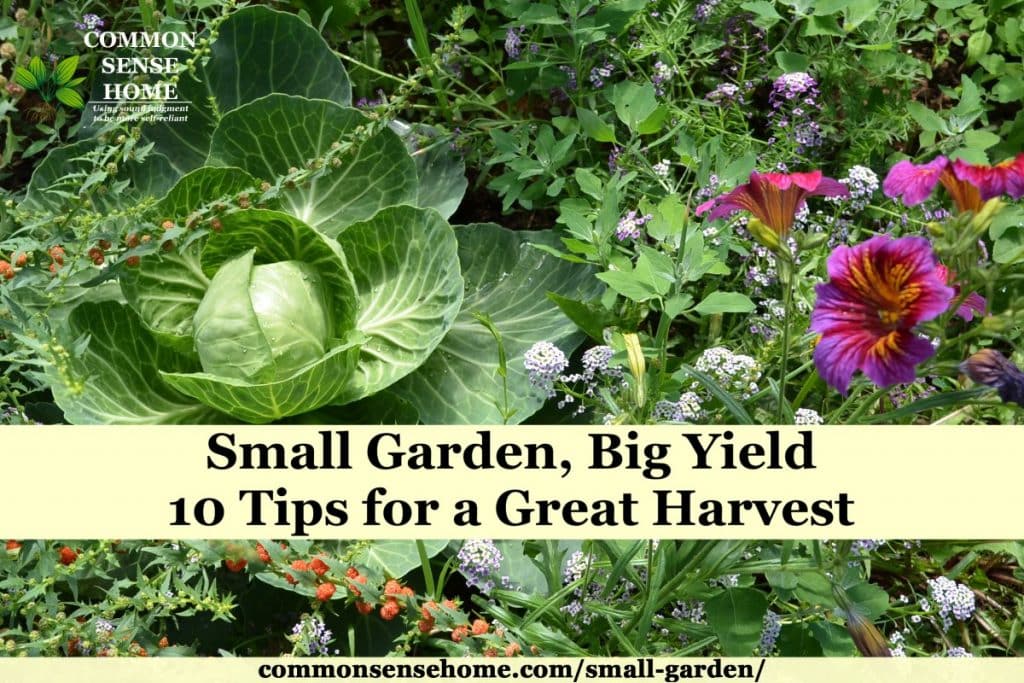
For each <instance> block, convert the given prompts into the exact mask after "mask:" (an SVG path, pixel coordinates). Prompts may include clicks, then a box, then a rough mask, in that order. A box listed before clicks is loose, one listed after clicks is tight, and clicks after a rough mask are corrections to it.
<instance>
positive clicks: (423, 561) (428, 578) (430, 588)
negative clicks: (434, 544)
mask: <svg viewBox="0 0 1024 683" xmlns="http://www.w3.org/2000/svg"><path fill="white" fill-rule="evenodd" d="M416 551H417V552H418V553H419V554H420V565H421V566H422V567H423V583H424V584H425V585H426V589H427V594H428V595H433V594H434V572H433V570H432V569H431V568H430V558H429V557H427V547H426V546H425V545H423V541H416Z"/></svg>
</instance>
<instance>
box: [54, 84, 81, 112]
mask: <svg viewBox="0 0 1024 683" xmlns="http://www.w3.org/2000/svg"><path fill="white" fill-rule="evenodd" d="M54 95H55V96H56V98H57V99H58V100H60V101H61V103H62V104H65V105H67V106H69V107H71V108H73V109H81V108H83V107H84V106H85V100H83V99H82V96H81V95H79V94H78V93H77V92H76V91H74V90H72V89H71V88H57V92H55V93H54Z"/></svg>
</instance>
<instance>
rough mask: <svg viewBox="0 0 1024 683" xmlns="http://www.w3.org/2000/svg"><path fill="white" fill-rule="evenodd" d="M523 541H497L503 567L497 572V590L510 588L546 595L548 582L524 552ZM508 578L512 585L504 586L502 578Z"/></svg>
mask: <svg viewBox="0 0 1024 683" xmlns="http://www.w3.org/2000/svg"><path fill="white" fill-rule="evenodd" d="M523 543H524V542H523V541H522V540H508V541H495V542H494V545H495V546H497V548H498V550H500V551H501V566H500V567H498V570H497V571H496V572H495V575H496V576H495V578H494V583H495V587H496V588H510V589H512V590H517V591H519V592H521V593H528V594H530V595H546V594H547V591H548V582H547V579H545V578H544V573H543V572H542V571H541V570H540V569H539V568H538V567H537V565H536V564H534V562H533V560H532V559H531V558H530V556H529V555H527V554H526V553H525V552H523ZM503 576H507V577H508V579H509V582H510V584H511V585H509V586H503V585H502V583H501V577H503Z"/></svg>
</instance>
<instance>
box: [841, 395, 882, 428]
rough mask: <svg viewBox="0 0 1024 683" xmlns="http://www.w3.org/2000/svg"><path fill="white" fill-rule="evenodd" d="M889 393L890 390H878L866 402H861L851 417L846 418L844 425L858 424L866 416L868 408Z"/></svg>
mask: <svg viewBox="0 0 1024 683" xmlns="http://www.w3.org/2000/svg"><path fill="white" fill-rule="evenodd" d="M888 391H889V390H888V389H878V390H876V391H875V392H874V393H872V394H871V395H870V396H868V397H867V398H866V399H865V400H863V401H861V403H860V405H858V406H857V409H856V410H854V411H853V413H852V414H851V415H850V417H848V418H846V421H845V422H844V424H854V425H855V424H857V420H859V419H860V416H861V415H863V414H864V412H865V411H866V410H867V409H868V407H869V406H871V405H873V404H874V402H875V401H876V400H877V399H878V398H880V397H881V396H882V395H883V394H886V393H888Z"/></svg>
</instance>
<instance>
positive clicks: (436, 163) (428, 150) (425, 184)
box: [391, 121, 468, 220]
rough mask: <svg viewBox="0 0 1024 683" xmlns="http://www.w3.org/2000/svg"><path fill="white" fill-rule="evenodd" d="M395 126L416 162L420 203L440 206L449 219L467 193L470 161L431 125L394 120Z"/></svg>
mask: <svg viewBox="0 0 1024 683" xmlns="http://www.w3.org/2000/svg"><path fill="white" fill-rule="evenodd" d="M391 130H393V131H395V133H397V134H398V135H399V136H401V137H402V138H403V139H404V140H405V144H406V147H407V148H408V150H409V153H410V154H412V158H413V160H414V161H415V162H416V177H417V179H418V185H419V190H418V192H417V196H416V206H419V207H422V208H424V209H436V210H437V212H438V213H440V214H441V217H442V218H444V219H445V220H447V219H448V218H450V217H451V215H452V214H453V213H455V211H456V210H457V209H458V208H459V204H461V203H462V197H463V196H464V195H465V194H466V187H467V185H468V183H467V182H466V162H465V160H464V159H463V158H462V155H461V154H459V153H458V152H457V151H455V150H453V149H452V148H451V147H450V146H449V143H448V141H447V140H445V139H440V138H437V139H435V138H436V135H437V132H436V131H435V130H434V129H432V128H430V127H428V126H423V125H419V124H417V125H414V126H410V125H408V124H405V123H400V122H398V121H392V122H391ZM424 138H425V139H424Z"/></svg>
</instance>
